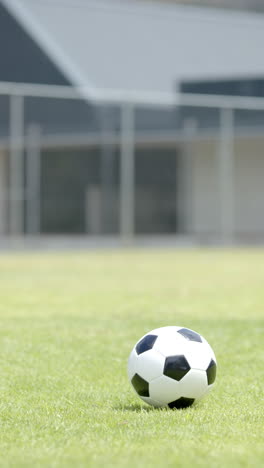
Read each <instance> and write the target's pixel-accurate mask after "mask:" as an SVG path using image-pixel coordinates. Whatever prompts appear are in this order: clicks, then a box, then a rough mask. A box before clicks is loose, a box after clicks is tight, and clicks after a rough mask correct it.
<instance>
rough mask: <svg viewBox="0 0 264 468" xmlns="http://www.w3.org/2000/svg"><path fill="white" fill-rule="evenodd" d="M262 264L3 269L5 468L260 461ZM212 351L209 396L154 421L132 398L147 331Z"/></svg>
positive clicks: (7, 262) (18, 262) (234, 258)
mask: <svg viewBox="0 0 264 468" xmlns="http://www.w3.org/2000/svg"><path fill="white" fill-rule="evenodd" d="M263 310H264V251H261V250H252V251H242V250H241V251H239V250H234V251H223V250H218V251H213V250H204V251H195V250H189V251H188V250H186V251H184V250H183V251H180V250H179V251H177V250H175V251H173V250H164V251H161V250H159V251H155V250H153V251H152V250H149V251H143V250H142V251H115V252H114V251H112V252H111V251H104V252H101V253H96V252H95V253H94V252H88V253H85V252H84V253H77V254H74V253H67V254H62V253H60V254H25V255H23V254H20V255H16V256H15V255H3V256H1V257H0V344H1V354H0V366H1V367H0V369H1V372H0V425H1V426H0V428H1V430H0V465H1V466H15V467H22V466H24V467H31V466H32V467H33V466H34V467H37V466H49V467H53V466H54V467H59V466H62V467H67V466H78V467H79V466H80V467H82V466H83V467H87V466H95V467H104V466H107V467H120V468H121V467H131V468H132V467H133V468H134V467H144V468H145V467H148V466H149V467H160V466H171V467H172V466H173V467H181V466H182V467H189V466H198V467H207V466H208V467H212V466H213V467H225V466H232V467H240V466H241V467H247V466H254V467H256V466H263V460H264V448H263V447H264V430H263V427H264V409H263V408H264V393H263V388H264V344H263V343H264V333H263V331H264V327H263V324H264V312H263ZM165 325H181V326H186V327H190V328H192V329H194V330H196V331H198V332H200V333H201V334H202V335H203V336H204V337H205V338H206V339H207V340H208V341H209V343H210V344H211V346H212V347H213V349H214V351H215V353H216V356H217V359H218V375H217V381H216V385H215V388H214V390H213V392H212V393H211V394H210V395H209V396H208V397H207V398H206V399H205V400H204V401H201V402H200V403H199V404H197V405H196V406H193V407H190V408H188V409H186V410H180V411H171V410H155V409H152V408H151V407H148V406H146V405H145V404H144V403H143V402H141V400H140V399H139V398H137V396H136V395H135V394H134V393H133V391H132V389H131V388H130V385H129V382H128V379H127V375H126V364H127V358H128V355H129V352H130V350H131V348H132V347H133V345H134V343H135V342H136V341H137V340H138V339H139V338H140V337H141V336H142V335H143V334H144V333H146V332H147V331H149V330H151V329H153V328H156V327H159V326H165Z"/></svg>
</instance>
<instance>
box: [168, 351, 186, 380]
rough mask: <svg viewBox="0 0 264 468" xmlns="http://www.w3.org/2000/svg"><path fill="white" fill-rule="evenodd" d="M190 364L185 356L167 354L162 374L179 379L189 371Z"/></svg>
mask: <svg viewBox="0 0 264 468" xmlns="http://www.w3.org/2000/svg"><path fill="white" fill-rule="evenodd" d="M189 370H190V366H189V363H188V361H187V359H186V357H185V356H183V355H181V354H180V355H177V356H169V357H167V358H166V360H165V364H164V370H163V374H164V375H166V376H167V377H170V378H171V379H174V380H178V381H179V380H181V379H182V378H183V377H184V376H185V374H187V372H189Z"/></svg>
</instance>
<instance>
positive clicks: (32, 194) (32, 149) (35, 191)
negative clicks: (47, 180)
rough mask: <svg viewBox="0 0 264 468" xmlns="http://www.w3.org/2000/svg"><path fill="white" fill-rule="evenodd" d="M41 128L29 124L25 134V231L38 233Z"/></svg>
mask: <svg viewBox="0 0 264 468" xmlns="http://www.w3.org/2000/svg"><path fill="white" fill-rule="evenodd" d="M40 136H41V129H40V127H39V125H36V124H31V125H30V126H29V127H28V131H27V136H26V233H27V234H33V235H34V234H39V233H40V179H41V173H40V171H41V146H40Z"/></svg>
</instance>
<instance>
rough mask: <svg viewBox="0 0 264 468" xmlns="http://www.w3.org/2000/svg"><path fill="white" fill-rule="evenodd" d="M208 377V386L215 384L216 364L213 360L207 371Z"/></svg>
mask: <svg viewBox="0 0 264 468" xmlns="http://www.w3.org/2000/svg"><path fill="white" fill-rule="evenodd" d="M206 375H207V382H208V385H211V384H212V383H214V381H215V378H216V362H215V361H214V360H213V359H211V362H210V364H209V366H208V367H207V369H206Z"/></svg>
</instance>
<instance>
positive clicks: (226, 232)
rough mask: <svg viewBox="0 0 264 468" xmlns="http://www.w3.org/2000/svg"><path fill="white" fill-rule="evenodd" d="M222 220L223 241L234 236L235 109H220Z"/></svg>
mask: <svg viewBox="0 0 264 468" xmlns="http://www.w3.org/2000/svg"><path fill="white" fill-rule="evenodd" d="M218 160H219V166H218V173H219V188H220V221H221V226H220V230H221V238H222V242H223V243H227V244H228V243H232V242H233V237H234V229H235V226H234V111H233V109H226V108H222V109H220V144H219V158H218Z"/></svg>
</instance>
